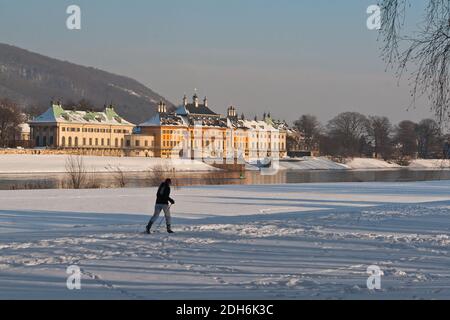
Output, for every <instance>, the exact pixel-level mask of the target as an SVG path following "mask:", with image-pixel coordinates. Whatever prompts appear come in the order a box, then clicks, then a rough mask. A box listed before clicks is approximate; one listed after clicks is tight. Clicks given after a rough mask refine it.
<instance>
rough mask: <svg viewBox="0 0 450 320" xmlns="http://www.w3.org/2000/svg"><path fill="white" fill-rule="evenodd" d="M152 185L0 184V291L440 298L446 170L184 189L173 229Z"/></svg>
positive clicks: (448, 211)
mask: <svg viewBox="0 0 450 320" xmlns="http://www.w3.org/2000/svg"><path fill="white" fill-rule="evenodd" d="M154 193H155V190H154V189H122V190H78V191H74V190H45V191H44V190H36V191H0V298H3V299H5V298H6V299H18V298H39V299H42V298H51V299H99V298H106V299H165V298H171V299H197V298H204V299H214V298H220V299H227V298H232V299H239V298H245V299H301V298H312V299H327V298H338V299H339V298H341V299H384V298H408V299H415V298H445V299H448V298H450V252H449V248H450V181H437V182H420V183H344V184H342V183H341V184H331V183H329V184H299V185H274V186H272V185H271V186H217V187H191V188H183V189H178V190H174V192H173V193H174V197H175V199H176V200H177V204H176V205H175V206H174V207H173V214H174V228H175V231H177V234H175V235H173V236H168V235H167V234H165V233H157V234H153V235H151V236H148V235H144V234H142V233H141V232H142V231H143V228H144V225H145V223H146V222H147V220H148V218H149V215H150V213H151V211H152V203H153V201H154ZM70 265H78V266H79V267H80V268H81V270H82V272H83V277H82V289H81V290H80V291H69V290H67V289H66V277H67V274H66V273H65V271H66V268H67V267H68V266H70ZM370 265H377V266H379V267H380V268H381V269H382V271H383V272H384V276H383V277H382V283H381V285H382V290H381V291H377V292H372V291H369V290H368V289H367V288H366V281H367V277H368V275H367V274H366V271H367V267H368V266H370Z"/></svg>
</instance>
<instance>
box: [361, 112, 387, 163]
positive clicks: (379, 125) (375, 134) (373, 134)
mask: <svg viewBox="0 0 450 320" xmlns="http://www.w3.org/2000/svg"><path fill="white" fill-rule="evenodd" d="M392 130H393V128H392V124H391V122H390V121H389V119H388V118H386V117H377V116H371V117H369V121H368V122H367V137H368V138H369V142H370V143H371V144H372V147H373V152H374V154H375V158H378V157H380V156H381V157H382V158H383V159H385V160H388V159H389V158H390V157H391V156H392V137H391V135H392Z"/></svg>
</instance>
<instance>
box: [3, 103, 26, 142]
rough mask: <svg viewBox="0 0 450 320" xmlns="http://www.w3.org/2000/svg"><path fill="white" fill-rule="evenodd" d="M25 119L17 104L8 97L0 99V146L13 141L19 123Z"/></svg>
mask: <svg viewBox="0 0 450 320" xmlns="http://www.w3.org/2000/svg"><path fill="white" fill-rule="evenodd" d="M24 120H25V119H24V118H23V116H22V112H21V110H20V108H19V106H18V105H17V104H16V103H14V102H12V101H11V100H8V99H0V147H7V146H8V144H9V143H10V142H11V141H14V139H15V135H16V133H17V129H18V126H19V124H21V123H22V122H23V121H24Z"/></svg>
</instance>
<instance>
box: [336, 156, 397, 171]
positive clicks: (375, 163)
mask: <svg viewBox="0 0 450 320" xmlns="http://www.w3.org/2000/svg"><path fill="white" fill-rule="evenodd" d="M345 164H346V165H347V166H348V167H349V168H350V169H393V168H394V169H396V168H401V166H400V165H398V164H395V163H389V162H387V161H383V160H378V159H367V158H354V159H351V160H349V161H348V162H346V163H345Z"/></svg>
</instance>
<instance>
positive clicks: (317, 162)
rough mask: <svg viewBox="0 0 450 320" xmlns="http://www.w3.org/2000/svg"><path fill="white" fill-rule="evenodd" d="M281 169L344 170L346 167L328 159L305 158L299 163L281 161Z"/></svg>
mask: <svg viewBox="0 0 450 320" xmlns="http://www.w3.org/2000/svg"><path fill="white" fill-rule="evenodd" d="M280 169H288V170H344V169H348V167H347V166H346V165H343V164H339V163H336V162H333V161H331V160H329V159H327V158H309V157H306V158H303V159H299V160H298V161H280Z"/></svg>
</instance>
